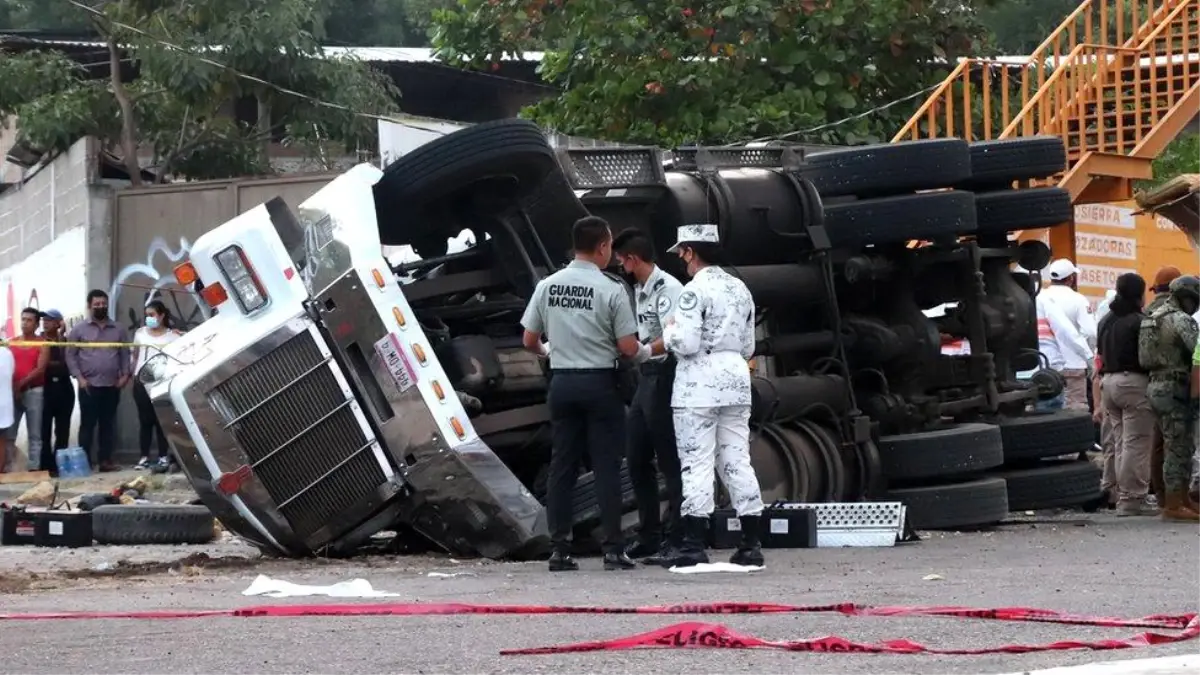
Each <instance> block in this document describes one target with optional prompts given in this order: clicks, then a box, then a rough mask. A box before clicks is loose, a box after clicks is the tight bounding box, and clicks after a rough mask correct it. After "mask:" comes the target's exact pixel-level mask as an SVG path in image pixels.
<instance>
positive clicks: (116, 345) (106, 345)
mask: <svg viewBox="0 0 1200 675" xmlns="http://www.w3.org/2000/svg"><path fill="white" fill-rule="evenodd" d="M0 345H3V346H5V347H77V348H79V349H89V348H90V349H120V348H122V347H124V348H126V349H140V348H142V347H147V348H150V349H159V350H161V349H162V348H161V347H159V346H158V345H140V344H138V343H136V342H51V341H50V340H41V341H34V342H29V341H25V340H9V341H7V342H0Z"/></svg>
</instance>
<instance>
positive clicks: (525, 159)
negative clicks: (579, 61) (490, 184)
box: [374, 119, 558, 245]
mask: <svg viewBox="0 0 1200 675" xmlns="http://www.w3.org/2000/svg"><path fill="white" fill-rule="evenodd" d="M557 166H558V160H557V159H555V158H554V151H553V149H551V147H550V144H549V143H548V142H547V141H546V136H545V135H544V134H543V133H542V130H541V129H539V128H538V126H537V125H536V124H534V123H532V122H529V121H527V120H517V119H504V120H495V121H492V122H484V123H482V124H476V125H475V126H471V127H467V128H466V129H462V130H460V131H456V132H454V133H452V134H449V135H447V136H443V137H441V138H437V139H434V140H432V141H430V142H428V143H426V144H425V145H422V146H420V147H418V148H417V149H415V150H413V151H412V152H410V153H408V154H406V155H403V156H401V157H400V158H399V159H397V160H396V161H394V162H392V163H391V164H389V165H388V166H387V168H385V169H384V170H383V178H381V179H380V180H379V182H378V183H376V184H375V188H374V193H375V211H376V215H377V217H378V219H379V229H380V238H381V240H382V242H383V243H384V244H385V245H401V244H404V243H407V242H408V241H409V240H410V239H412V238H413V237H414V236H420V235H423V234H429V233H427V232H423V231H421V229H422V228H427V227H428V228H432V227H435V226H436V225H435V222H434V219H428V220H426V219H423V218H422V217H421V213H422V212H423V211H424V210H425V209H426V208H427V207H430V206H433V205H435V204H438V203H439V202H443V201H446V200H448V199H449V198H452V197H453V196H454V195H456V194H458V193H462V192H464V191H469V189H470V185H471V184H472V183H475V182H478V181H481V180H484V179H487V178H492V177H499V176H511V177H513V178H515V179H516V184H515V186H514V188H513V189H514V192H513V193H512V194H511V197H512V198H513V200H515V201H518V202H519V201H523V200H524V199H526V198H528V197H529V196H530V195H532V194H534V193H535V192H537V190H538V188H540V187H541V184H542V181H543V180H544V179H545V177H546V174H548V173H550V172H551V171H552V170H554V168H555V167H557ZM397 214H405V215H404V216H403V217H399V218H398V217H397ZM414 226H415V227H416V228H417V231H414V230H413V227H414ZM453 234H454V233H450V234H449V235H447V236H452V235H453Z"/></svg>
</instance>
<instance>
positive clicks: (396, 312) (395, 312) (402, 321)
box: [392, 307, 408, 328]
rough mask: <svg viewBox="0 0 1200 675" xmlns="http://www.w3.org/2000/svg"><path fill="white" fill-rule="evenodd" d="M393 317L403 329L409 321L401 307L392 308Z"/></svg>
mask: <svg viewBox="0 0 1200 675" xmlns="http://www.w3.org/2000/svg"><path fill="white" fill-rule="evenodd" d="M392 316H394V317H396V323H398V324H400V327H401V328H404V326H405V325H406V324H407V323H408V319H405V318H404V312H401V311H400V308H399V307H393V308H392Z"/></svg>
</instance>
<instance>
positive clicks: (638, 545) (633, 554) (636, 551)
mask: <svg viewBox="0 0 1200 675" xmlns="http://www.w3.org/2000/svg"><path fill="white" fill-rule="evenodd" d="M661 548H662V545H661V544H659V539H658V537H654V536H645V537H638V538H637V539H635V540H634V541H633V543H631V544H629V546H626V547H625V555H627V556H629V557H630V558H643V557H645V556H648V555H654V554H656V553H658V552H659V550H660V549H661Z"/></svg>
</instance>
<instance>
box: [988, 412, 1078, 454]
mask: <svg viewBox="0 0 1200 675" xmlns="http://www.w3.org/2000/svg"><path fill="white" fill-rule="evenodd" d="M997 425H999V427H1000V435H1001V436H1002V437H1003V438H1004V463H1005V464H1014V463H1020V462H1025V461H1028V460H1034V459H1042V458H1043V457H1061V456H1063V455H1074V454H1078V453H1080V452H1084V451H1086V450H1088V449H1090V448H1091V447H1092V446H1093V445H1095V443H1096V427H1095V423H1094V422H1092V416H1091V415H1089V414H1087V413H1086V412H1082V411H1077V410H1062V411H1057V412H1049V413H1046V412H1033V413H1026V414H1025V415H1023V416H1021V417H1010V418H1007V419H1002V420H999V421H998V422H997Z"/></svg>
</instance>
